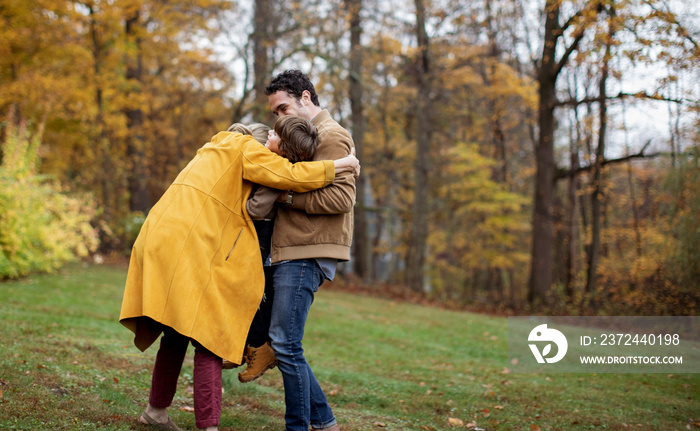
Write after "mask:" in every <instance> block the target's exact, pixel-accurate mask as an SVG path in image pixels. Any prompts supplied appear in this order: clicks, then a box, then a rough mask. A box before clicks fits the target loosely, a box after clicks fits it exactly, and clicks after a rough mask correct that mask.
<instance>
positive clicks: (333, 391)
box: [328, 389, 338, 396]
mask: <svg viewBox="0 0 700 431" xmlns="http://www.w3.org/2000/svg"><path fill="white" fill-rule="evenodd" d="M328 395H330V396H334V395H338V390H337V389H333V390H332V391H330V392H329V393H328Z"/></svg>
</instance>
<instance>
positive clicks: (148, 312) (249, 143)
mask: <svg viewBox="0 0 700 431" xmlns="http://www.w3.org/2000/svg"><path fill="white" fill-rule="evenodd" d="M268 130H269V128H267V127H266V126H263V125H253V126H251V127H246V126H243V125H241V124H235V125H233V126H232V127H231V128H229V131H228V132H221V133H219V134H217V135H215V136H214V137H213V138H212V139H211V142H209V143H207V144H206V145H204V146H203V147H202V148H200V149H199V150H198V151H197V155H196V156H195V158H194V159H192V161H190V163H189V164H188V165H187V166H186V167H185V169H183V170H182V172H180V174H179V175H178V176H177V178H176V179H175V181H174V182H173V183H172V185H171V186H170V187H169V188H168V190H166V192H165V193H164V194H163V196H162V197H161V199H160V200H159V201H158V202H157V203H156V205H155V206H154V207H153V208H152V209H151V211H150V213H149V214H148V217H147V218H146V221H145V223H144V225H143V227H142V229H141V232H140V233H139V236H138V238H137V239H136V243H135V244H134V247H133V250H132V254H131V261H130V264H129V272H128V275H127V280H126V287H125V291H124V299H123V302H122V309H121V314H120V317H119V321H120V322H121V323H122V324H123V325H124V326H126V327H127V328H129V329H130V330H131V331H133V332H134V334H135V336H134V344H135V345H136V346H137V347H138V348H139V349H140V350H142V351H143V350H145V349H147V348H148V347H149V346H150V345H151V344H153V342H154V341H155V340H156V339H157V338H158V336H160V334H161V333H163V337H162V338H161V345H160V349H159V351H158V354H157V355H156V362H155V367H154V370H153V378H152V384H151V392H150V396H149V404H148V406H147V407H146V410H145V411H144V412H143V414H142V415H141V417H140V421H141V422H143V423H147V424H151V425H154V426H156V427H157V428H159V429H166V430H178V429H179V428H178V427H177V426H176V425H175V424H173V422H172V421H171V420H170V418H169V417H168V415H167V412H166V408H167V407H168V406H170V404H171V403H172V399H173V397H174V395H175V389H176V386H177V378H178V375H179V373H180V369H181V367H182V362H183V360H184V356H185V353H186V350H187V346H188V344H189V342H190V341H191V342H192V343H193V345H194V346H195V358H194V376H193V377H194V410H195V421H196V426H197V428H199V429H204V430H209V431H212V430H217V429H218V424H219V417H220V415H221V363H222V358H223V359H227V360H229V361H234V362H240V359H241V357H242V355H243V349H244V346H245V340H246V335H247V332H248V327H249V326H250V322H251V320H252V319H253V315H254V314H255V311H256V309H257V307H258V305H259V304H260V300H261V297H262V293H263V289H264V275H263V269H262V265H261V256H260V250H259V247H258V241H257V237H256V235H255V228H254V225H253V221H252V219H251V218H250V217H249V216H248V213H247V212H246V210H245V206H246V201H247V198H248V196H249V195H250V192H251V189H252V186H253V183H257V184H262V185H265V186H269V187H273V188H277V189H290V190H294V191H297V192H305V191H311V190H315V189H317V188H321V187H324V186H326V185H328V184H330V183H331V182H332V181H333V179H334V178H335V174H336V173H338V172H345V171H352V170H355V168H356V167H358V166H359V163H358V162H357V159H356V158H355V157H354V156H353V155H351V156H348V157H345V158H343V159H339V160H337V161H335V162H333V161H327V160H326V161H320V162H306V163H297V164H292V163H290V162H289V161H288V160H286V159H284V158H282V157H280V156H278V155H276V154H274V153H272V152H271V151H270V150H269V149H267V148H265V147H264V146H262V145H260V143H259V142H257V141H256V140H255V139H253V137H252V136H250V135H253V134H258V135H259V136H260V137H262V139H263V140H264V139H265V138H264V137H263V136H266V135H267V131H268Z"/></svg>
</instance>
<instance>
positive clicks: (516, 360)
mask: <svg viewBox="0 0 700 431" xmlns="http://www.w3.org/2000/svg"><path fill="white" fill-rule="evenodd" d="M518 362H520V359H518V358H513V359H511V360H510V364H511V365H518Z"/></svg>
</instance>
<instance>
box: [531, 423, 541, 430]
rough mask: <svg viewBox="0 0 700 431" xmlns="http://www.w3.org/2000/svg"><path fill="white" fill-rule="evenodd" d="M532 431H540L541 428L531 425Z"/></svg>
mask: <svg viewBox="0 0 700 431" xmlns="http://www.w3.org/2000/svg"><path fill="white" fill-rule="evenodd" d="M530 431H540V427H538V426H537V425H535V424H531V425H530Z"/></svg>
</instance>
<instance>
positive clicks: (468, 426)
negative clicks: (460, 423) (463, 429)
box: [467, 421, 476, 428]
mask: <svg viewBox="0 0 700 431" xmlns="http://www.w3.org/2000/svg"><path fill="white" fill-rule="evenodd" d="M475 427H476V421H474V422H469V423H468V424H467V428H475Z"/></svg>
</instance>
